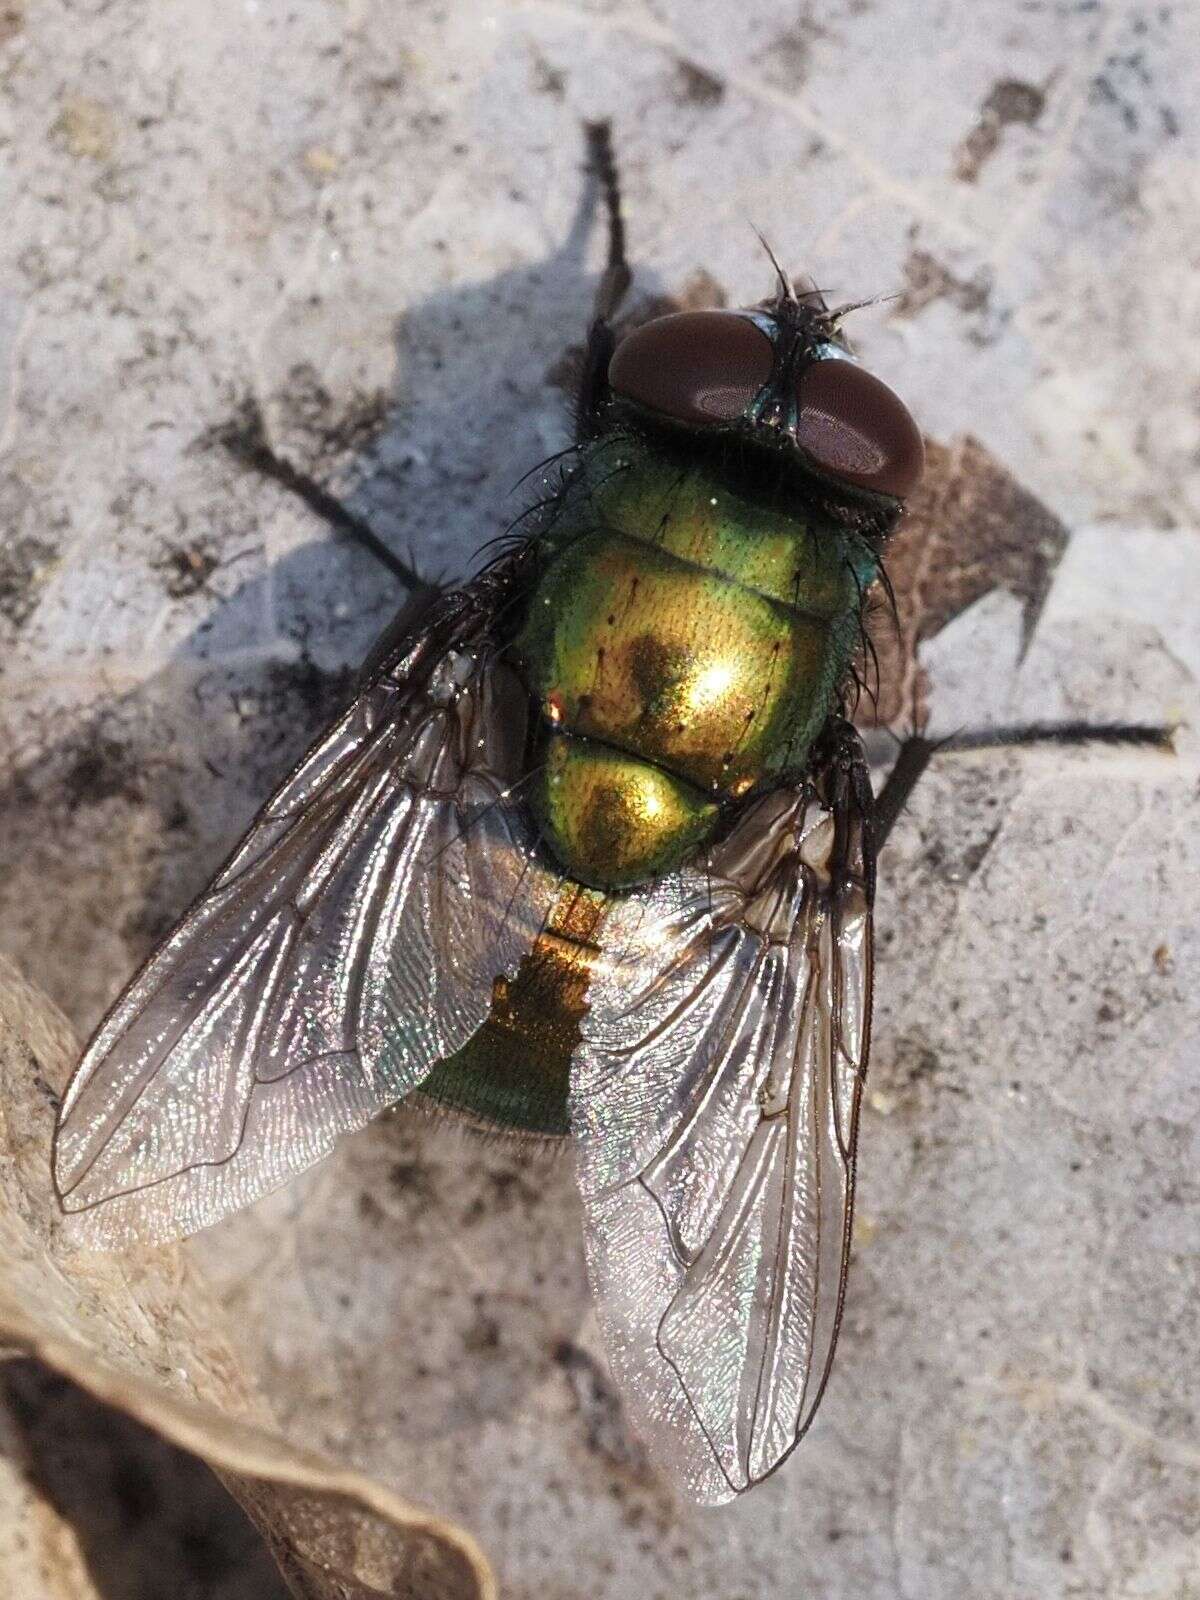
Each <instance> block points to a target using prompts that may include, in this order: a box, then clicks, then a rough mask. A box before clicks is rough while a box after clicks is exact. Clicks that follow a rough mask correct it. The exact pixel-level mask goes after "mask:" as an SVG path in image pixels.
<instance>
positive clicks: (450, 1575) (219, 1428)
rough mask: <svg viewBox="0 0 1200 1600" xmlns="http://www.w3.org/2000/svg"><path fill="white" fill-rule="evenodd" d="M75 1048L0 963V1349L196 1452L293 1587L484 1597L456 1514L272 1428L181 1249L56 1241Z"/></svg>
mask: <svg viewBox="0 0 1200 1600" xmlns="http://www.w3.org/2000/svg"><path fill="white" fill-rule="evenodd" d="M76 1053H77V1052H76V1045H75V1041H74V1039H73V1038H72V1036H71V1032H70V1029H69V1027H68V1025H67V1024H66V1022H65V1021H64V1020H63V1019H62V1018H61V1017H60V1016H59V1014H58V1013H57V1012H56V1011H55V1010H54V1008H53V1007H52V1006H51V1005H50V1003H49V1002H48V1001H47V1000H45V999H44V998H43V997H42V996H41V995H39V994H38V993H37V992H36V991H35V990H34V989H32V988H31V987H30V985H28V984H27V983H25V982H24V981H23V980H22V979H21V978H20V977H19V976H18V975H17V973H16V972H15V971H14V970H13V969H12V968H11V967H9V966H7V965H6V964H5V965H0V1349H3V1351H4V1353H5V1354H7V1355H29V1356H34V1357H36V1358H37V1359H38V1360H39V1361H41V1362H42V1363H44V1364H45V1365H46V1366H47V1367H49V1368H51V1369H52V1370H54V1371H55V1372H57V1373H59V1374H61V1375H62V1376H64V1377H66V1378H68V1379H69V1380H70V1381H71V1382H72V1383H75V1384H77V1385H78V1386H79V1387H80V1388H82V1389H84V1390H85V1391H87V1392H88V1393H89V1394H91V1395H92V1396H93V1397H95V1398H96V1399H98V1400H100V1401H102V1402H103V1403H105V1404H106V1405H109V1406H112V1407H114V1408H115V1409H117V1410H119V1411H121V1412H123V1413H125V1414H126V1415H128V1416H130V1417H132V1418H134V1419H135V1420H136V1421H138V1422H140V1423H142V1424H143V1425H145V1426H146V1427H148V1428H150V1429H151V1430H152V1431H153V1432H155V1433H157V1434H158V1435H160V1436H161V1437H163V1438H165V1439H167V1440H169V1441H170V1442H171V1443H173V1444H175V1445H177V1446H179V1447H180V1448H182V1449H184V1450H187V1451H189V1452H190V1453H192V1454H193V1455H195V1456H197V1457H199V1458H200V1459H201V1460H203V1461H205V1462H206V1463H207V1464H208V1465H209V1466H210V1467H212V1468H213V1469H214V1471H216V1473H217V1474H218V1476H219V1477H220V1478H221V1479H222V1481H223V1482H224V1483H225V1484H226V1486H227V1487H228V1488H229V1489H230V1491H231V1492H232V1493H233V1494H234V1496H235V1497H236V1498H237V1499H238V1500H239V1501H240V1502H241V1504H242V1505H243V1506H244V1507H245V1509H246V1511H247V1512H248V1513H249V1515H250V1517H251V1518H252V1519H253V1521H254V1522H255V1523H256V1524H257V1525H258V1527H259V1529H260V1531H261V1532H262V1534H263V1535H264V1537H265V1538H266V1540H267V1541H268V1543H269V1545H270V1547H271V1550H272V1553H273V1554H274V1556H275V1558H276V1560H277V1562H278V1564H279V1567H280V1569H281V1571H282V1572H283V1574H284V1577H285V1578H286V1579H287V1582H288V1584H289V1585H290V1587H291V1588H292V1590H293V1591H294V1592H295V1593H296V1594H297V1595H299V1596H303V1597H305V1600H335V1597H336V1600H373V1597H379V1600H383V1597H404V1600H409V1597H411V1600H418V1597H420V1600H490V1597H491V1596H493V1595H494V1594H495V1592H496V1591H495V1583H494V1579H493V1577H492V1573H491V1569H490V1567H489V1566H488V1563H487V1561H486V1559H485V1558H484V1556H483V1554H482V1552H481V1551H480V1550H479V1548H478V1546H477V1545H476V1543H475V1541H474V1540H473V1539H472V1538H471V1536H470V1535H469V1534H468V1533H466V1532H465V1531H464V1530H463V1529H461V1528H458V1527H456V1526H455V1525H454V1524H452V1523H449V1522H447V1521H445V1520H444V1519H442V1518H440V1517H438V1516H436V1515H434V1514H433V1513H429V1512H425V1511H422V1510H420V1509H419V1508H417V1507H415V1506H412V1505H410V1504H408V1503H406V1502H405V1501H403V1500H401V1499H400V1498H399V1497H398V1496H397V1495H395V1494H394V1493H392V1491H390V1490H389V1489H387V1488H385V1487H384V1486H383V1485H382V1484H379V1483H376V1482H373V1481H372V1480H371V1479H369V1478H367V1477H364V1476H362V1475H361V1474H358V1473H355V1472H351V1471H348V1470H345V1469H343V1468H341V1467H338V1466H336V1465H334V1464H332V1463H331V1462H329V1461H327V1460H325V1459H323V1458H321V1457H320V1456H318V1455H316V1454H314V1453H312V1452H310V1451H307V1450H301V1449H298V1448H296V1447H294V1446H292V1445H290V1444H288V1443H287V1442H286V1441H284V1440H283V1439H281V1438H279V1437H278V1436H277V1435H276V1434H274V1433H273V1432H272V1431H271V1418H270V1416H269V1414H268V1412H267V1410H266V1407H265V1405H264V1403H263V1401H262V1400H261V1399H260V1398H259V1397H258V1396H257V1395H256V1394H255V1392H254V1390H253V1389H252V1387H251V1385H250V1383H249V1382H248V1381H247V1379H246V1378H245V1376H244V1375H243V1373H242V1371H241V1370H240V1368H239V1365H238V1362H237V1360H236V1358H235V1357H234V1355H233V1353H232V1351H231V1349H230V1347H229V1345H228V1343H227V1342H226V1338H225V1335H224V1332H223V1330H222V1327H221V1322H220V1313H219V1311H218V1309H217V1307H216V1304H215V1298H214V1296H213V1293H212V1291H211V1289H210V1288H209V1287H208V1285H207V1284H206V1283H205V1281H204V1279H203V1278H202V1277H201V1275H200V1274H199V1272H198V1271H197V1270H196V1269H195V1267H194V1266H192V1265H191V1264H190V1263H189V1261H188V1260H187V1257H186V1254H185V1253H184V1252H183V1251H181V1250H179V1249H178V1248H176V1247H167V1248H160V1249H155V1250H146V1251H141V1252H137V1253H130V1254H126V1255H124V1256H100V1255H90V1254H84V1253H80V1252H72V1251H69V1250H68V1249H67V1248H66V1246H65V1245H64V1244H63V1243H62V1241H61V1240H60V1238H59V1229H58V1225H57V1212H56V1208H55V1203H54V1199H53V1196H52V1192H51V1187H50V1167H49V1145H50V1134H51V1129H52V1126H53V1116H54V1106H55V1102H56V1097H57V1093H58V1090H59V1089H60V1088H61V1086H62V1084H63V1082H64V1081H65V1078H66V1075H67V1073H68V1071H69V1068H70V1065H71V1063H72V1061H73V1060H74V1058H75V1055H76Z"/></svg>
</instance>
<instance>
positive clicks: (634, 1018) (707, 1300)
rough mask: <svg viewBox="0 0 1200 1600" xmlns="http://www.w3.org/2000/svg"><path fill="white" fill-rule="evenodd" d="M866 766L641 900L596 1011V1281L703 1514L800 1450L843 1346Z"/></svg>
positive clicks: (591, 1108)
mask: <svg viewBox="0 0 1200 1600" xmlns="http://www.w3.org/2000/svg"><path fill="white" fill-rule="evenodd" d="M846 737H847V738H849V737H851V736H850V735H848V734H847V735H846ZM861 771H862V769H857V773H858V774H859V775H858V776H857V777H856V781H855V782H854V783H851V782H850V781H849V780H848V779H846V777H845V773H844V772H843V773H842V774H841V775H840V776H838V775H837V774H834V775H833V776H832V777H831V778H830V780H829V781H828V782H825V781H823V782H821V783H819V784H816V785H808V786H805V788H804V789H803V790H802V791H799V792H793V793H790V794H787V795H772V796H769V797H767V798H766V799H764V800H763V801H761V802H760V803H759V805H758V806H757V807H756V808H755V809H754V810H753V811H752V812H751V813H750V814H749V815H748V816H747V817H746V818H745V819H744V820H743V821H742V822H741V823H740V824H739V826H738V828H737V830H735V832H734V833H733V834H732V835H731V837H730V838H729V839H728V840H727V841H726V842H725V844H724V845H723V846H722V847H721V848H720V849H719V850H718V851H716V852H714V854H713V858H712V861H711V863H710V869H709V872H708V874H705V873H703V872H697V871H685V872H682V873H679V874H676V875H674V876H673V877H672V878H670V879H667V880H665V881H663V882H661V883H659V884H657V885H655V886H654V887H653V888H651V889H648V890H645V891H642V892H639V893H635V894H633V895H630V896H628V897H627V898H626V899H625V900H624V901H623V902H622V903H620V904H619V906H618V907H617V908H615V910H614V911H613V913H612V914H611V916H610V921H609V923H608V925H607V926H606V928H605V947H606V951H607V952H608V954H607V958H606V960H605V961H603V962H601V963H600V964H599V969H598V971H597V974H596V977H595V978H594V980H593V985H592V990H591V992H590V995H589V1006H590V1009H589V1012H588V1015H587V1017H586V1018H585V1021H584V1025H583V1034H584V1042H583V1045H582V1047H581V1049H580V1052H579V1056H578V1058H577V1071H576V1074H575V1078H574V1081H573V1087H572V1119H573V1126H574V1129H575V1131H576V1134H577V1136H578V1141H579V1148H580V1186H581V1189H582V1192H583V1196H584V1203H585V1210H586V1214H587V1247H588V1263H589V1272H590V1275H591V1279H592V1284H593V1288H594V1290H595V1293H596V1297H597V1301H598V1306H599V1314H600V1320H601V1323H602V1326H603V1328H604V1333H605V1337H606V1340H607V1343H608V1347H609V1354H610V1358H611V1360H612V1363H613V1366H614V1369H615V1371H616V1373H617V1376H618V1379H619V1380H620V1382H621V1383H622V1387H623V1389H624V1392H625V1395H626V1400H627V1403H628V1404H629V1406H630V1408H631V1411H632V1414H633V1416H634V1419H635V1422H636V1423H637V1424H638V1426H639V1428H640V1431H641V1432H642V1433H643V1434H644V1435H645V1437H646V1438H647V1441H648V1443H649V1446H650V1448H651V1451H652V1453H653V1454H654V1455H655V1457H656V1458H657V1460H658V1462H659V1464H660V1465H661V1466H662V1467H663V1468H664V1469H665V1470H666V1471H668V1472H669V1473H670V1475H671V1476H672V1477H674V1478H675V1479H677V1480H678V1481H679V1482H680V1483H681V1484H682V1486H683V1487H684V1488H685V1489H686V1490H687V1491H688V1492H689V1493H690V1494H691V1495H693V1496H694V1497H695V1498H697V1499H700V1500H704V1501H710V1502H716V1501H722V1500H728V1499H730V1498H732V1497H733V1496H734V1495H736V1494H738V1493H740V1492H742V1491H743V1490H745V1489H747V1488H749V1487H750V1486H751V1485H752V1484H754V1483H756V1482H758V1481H759V1480H760V1479H761V1478H763V1477H764V1476H765V1475H766V1474H767V1473H769V1472H771V1471H772V1470H773V1469H774V1468H775V1467H776V1466H778V1465H779V1463H780V1462H781V1461H782V1460H783V1458H784V1457H785V1456H786V1455H787V1454H788V1452H789V1451H790V1450H791V1449H792V1448H793V1446H794V1445H795V1444H796V1443H797V1441H798V1440H799V1438H800V1436H801V1434H802V1433H803V1432H804V1430H805V1428H806V1427H807V1426H808V1424H809V1422H810V1421H811V1420H812V1416H813V1413H814V1412H815V1410H816V1407H817V1404H818V1402H819V1400H820V1397H821V1393H822V1390H823V1388H824V1385H825V1380H826V1377H827V1375H828V1371H829V1366H830V1362H831V1359H832V1354H833V1346H834V1342H835V1340H836V1337H837V1329H838V1323H839V1321H840V1317H841V1306H842V1295H843V1289H844V1276H845V1266H846V1259H847V1254H848V1249H849V1230H850V1221H851V1210H852V1204H853V1186H854V1145H855V1137H856V1128H857V1115H858V1101H859V1095H860V1091H861V1084H862V1079H863V1074H864V1072H865V1068H866V1055H867V1046H868V1030H869V1017H870V899H871V863H870V861H869V859H868V854H869V852H868V848H867V844H866V841H865V839H864V816H865V812H864V810H863V809H862V808H863V807H865V805H866V804H869V790H866V791H865V790H864V788H863V786H862V784H863V780H862V778H861Z"/></svg>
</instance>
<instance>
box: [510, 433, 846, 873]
mask: <svg viewBox="0 0 1200 1600" xmlns="http://www.w3.org/2000/svg"><path fill="white" fill-rule="evenodd" d="M608 467H609V469H610V474H611V475H610V476H608V477H607V478H605V479H604V480H603V481H602V482H601V484H600V485H599V487H596V488H592V487H590V486H589V485H588V484H587V482H586V477H587V474H588V470H589V469H588V468H586V467H585V469H584V477H585V482H584V485H583V487H582V489H576V491H575V492H574V493H573V494H569V495H568V498H567V502H566V505H565V507H564V510H563V512H562V514H561V515H560V517H559V518H558V519H557V520H556V522H555V524H554V527H553V528H552V529H551V533H550V536H549V543H548V560H547V562H546V565H545V567H544V569H543V571H542V575H541V578H540V580H539V583H538V586H537V589H536V591H535V592H534V594H533V596H532V600H531V605H530V611H529V615H528V618H527V621H526V624H525V627H524V628H523V630H522V633H521V635H520V637H519V638H518V640H517V642H516V650H517V654H518V657H519V659H520V661H521V664H522V667H523V670H524V673H525V676H526V679H527V682H528V683H529V687H530V689H531V690H532V692H533V693H534V695H535V696H536V697H537V699H538V701H539V702H540V707H541V712H542V723H543V729H544V733H543V740H542V749H541V750H540V751H539V753H538V757H537V759H538V760H539V761H540V762H541V763H542V766H541V769H540V771H539V772H538V773H537V775H536V776H535V777H534V778H533V779H532V780H531V786H530V796H531V800H532V803H533V804H534V806H535V808H536V810H537V811H538V813H539V816H540V820H541V825H542V830H543V835H544V837H545V839H546V842H547V843H548V845H549V847H550V849H551V850H552V851H553V853H554V854H555V855H556V856H557V857H558V859H559V860H560V861H561V863H562V865H563V866H564V867H565V868H566V870H567V872H568V873H569V874H570V875H571V876H572V877H573V878H575V879H577V880H578V881H580V882H583V883H590V884H595V885H597V886H599V887H602V888H620V887H625V886H627V885H629V884H632V883H636V882H640V881H645V880H646V879H648V878H650V877H653V876H655V875H656V874H658V873H662V872H665V871H668V870H670V868H672V867H673V866H675V865H677V864H678V862H679V861H681V860H682V859H683V858H684V857H685V856H687V855H688V854H690V853H691V852H692V851H693V850H695V849H696V848H697V847H698V846H699V845H701V844H702V843H703V842H704V841H705V840H706V839H707V838H708V837H710V836H711V834H712V831H713V829H714V827H715V825H716V822H717V818H718V816H719V808H720V805H721V804H722V803H723V802H725V801H727V800H729V799H731V798H735V797H737V796H739V795H743V794H746V793H748V792H749V791H750V790H751V789H753V788H755V787H756V786H759V785H761V784H763V783H764V782H766V781H769V780H770V779H771V778H772V777H773V776H774V775H776V774H781V773H783V772H784V771H788V770H795V769H796V768H797V767H798V766H799V765H802V763H803V759H804V755H805V752H806V750H807V747H808V744H809V743H810V742H811V740H812V738H813V737H814V736H815V734H816V732H817V731H818V729H819V728H820V726H821V724H822V723H823V721H824V720H825V717H826V715H827V714H828V710H829V704H830V699H831V696H832V692H833V688H834V686H835V684H836V681H837V679H838V678H839V677H840V675H841V672H842V669H843V667H844V662H845V650H846V646H845V639H846V637H847V628H846V620H847V617H848V615H849V614H850V609H851V608H850V597H851V596H852V595H854V594H855V592H856V591H855V589H854V584H853V579H852V578H851V576H850V574H849V572H848V571H847V570H846V567H845V561H844V552H843V551H842V549H841V548H840V541H839V540H838V537H837V535H834V536H833V538H832V540H831V541H829V543H828V546H827V547H825V546H822V543H821V540H820V539H819V538H816V537H814V536H813V534H812V533H811V531H810V530H809V529H808V528H807V527H806V526H805V525H804V524H803V523H801V522H799V521H798V520H797V519H796V518H794V517H790V516H783V515H782V514H780V513H777V512H772V513H764V511H763V510H762V509H761V508H759V507H752V506H751V505H749V504H748V503H747V502H746V501H745V500H743V499H740V498H739V497H738V496H736V495H734V494H732V493H731V492H730V491H729V490H728V489H726V488H723V487H721V486H720V485H719V483H718V482H717V481H716V479H715V476H714V475H713V474H711V473H710V472H708V471H706V470H703V469H700V468H697V467H695V466H694V465H693V466H690V467H688V468H687V469H685V470H681V469H679V468H678V467H677V466H674V465H672V464H669V463H668V464H660V463H659V462H658V461H657V460H655V459H651V458H649V457H648V456H647V457H645V458H642V459H640V460H639V459H638V458H637V456H636V454H634V455H632V458H631V459H627V460H626V463H625V465H624V466H623V467H622V468H621V469H619V470H617V471H616V472H612V470H611V469H612V461H611V457H610V459H609V461H608Z"/></svg>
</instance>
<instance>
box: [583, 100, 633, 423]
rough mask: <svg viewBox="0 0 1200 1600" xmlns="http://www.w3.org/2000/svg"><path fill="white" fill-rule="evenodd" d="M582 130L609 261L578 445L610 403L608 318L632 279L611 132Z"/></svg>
mask: <svg viewBox="0 0 1200 1600" xmlns="http://www.w3.org/2000/svg"><path fill="white" fill-rule="evenodd" d="M584 131H585V133H586V134H587V142H588V161H589V165H590V167H591V169H592V171H593V172H594V173H595V175H596V177H597V178H598V179H599V180H600V187H601V191H602V193H603V197H604V209H605V213H606V215H607V217H608V258H607V261H606V263H605V267H604V271H603V273H602V274H601V276H600V282H599V284H598V285H597V288H596V299H595V302H594V303H593V306H592V321H591V326H590V327H589V328H588V341H587V349H586V351H585V353H584V358H583V372H582V374H581V375H580V381H579V392H578V395H577V397H576V402H575V425H576V434H577V436H578V438H579V440H580V441H581V442H582V441H583V440H585V439H590V438H591V437H592V436H593V435H594V434H595V432H596V430H597V426H598V422H599V418H600V413H601V411H602V409H603V406H604V402H605V400H606V399H607V398H608V363H609V362H610V361H611V359H612V353H613V350H614V348H615V347H616V337H615V335H614V334H613V330H612V319H613V317H614V316H615V315H616V312H617V308H618V307H619V306H620V304H621V301H622V300H623V299H624V298H625V292H626V290H627V289H628V288H629V284H630V281H631V279H632V276H633V274H632V273H631V272H630V270H629V263H628V261H627V260H626V259H625V221H624V218H623V217H622V215H621V189H620V184H619V182H618V179H617V165H616V161H615V159H614V157H613V148H612V130H611V129H610V127H609V125H608V123H607V122H589V123H588V124H587V125H586V127H585V129H584Z"/></svg>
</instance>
